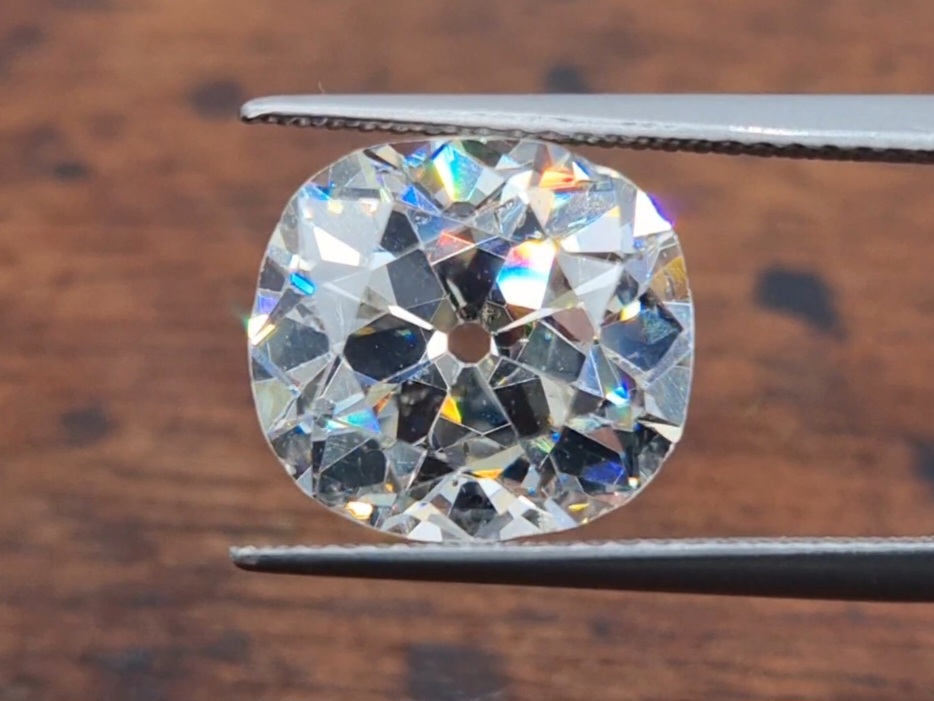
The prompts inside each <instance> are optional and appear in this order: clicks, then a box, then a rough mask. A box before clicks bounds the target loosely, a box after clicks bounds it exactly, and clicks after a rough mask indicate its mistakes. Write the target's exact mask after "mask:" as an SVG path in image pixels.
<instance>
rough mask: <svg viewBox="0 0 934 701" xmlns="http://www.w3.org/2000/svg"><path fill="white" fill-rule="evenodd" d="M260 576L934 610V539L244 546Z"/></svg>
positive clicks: (238, 554) (245, 557)
mask: <svg viewBox="0 0 934 701" xmlns="http://www.w3.org/2000/svg"><path fill="white" fill-rule="evenodd" d="M231 556H232V558H233V561H234V563H235V564H236V565H237V566H238V567H241V568H243V569H247V570H252V571H256V572H274V573H283V574H300V575H316V576H332V577H354V578H358V579H395V580H409V581H424V582H463V583H470V584H511V585H524V586H538V587H554V588H572V589H604V590H606V589H610V590H616V591H644V592H669V593H681V594H719V595H731V596H763V597H787V598H796V599H834V600H851V601H891V602H934V538H864V539H860V538H840V539H835V538H818V539H810V540H803V539H790V538H779V539H720V540H718V539H710V540H669V541H652V540H647V541H616V542H607V543H574V544H555V545H465V546H440V545H391V546H356V547H343V546H333V545H330V546H322V547H290V548H288V547H283V548H254V547H245V548H234V549H233V550H232V551H231Z"/></svg>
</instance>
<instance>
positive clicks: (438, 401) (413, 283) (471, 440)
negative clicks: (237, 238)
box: [248, 138, 693, 541]
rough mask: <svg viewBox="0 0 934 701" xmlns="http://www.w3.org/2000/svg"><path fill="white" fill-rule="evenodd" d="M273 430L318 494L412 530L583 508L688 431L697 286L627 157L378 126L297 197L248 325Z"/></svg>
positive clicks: (462, 528)
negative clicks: (625, 163) (600, 162)
mask: <svg viewBox="0 0 934 701" xmlns="http://www.w3.org/2000/svg"><path fill="white" fill-rule="evenodd" d="M248 333H249V346H250V353H251V358H252V378H253V393H254V397H255V400H256V406H257V410H258V414H259V419H260V423H261V424H262V427H263V430H264V432H265V434H266V436H267V438H268V440H269V442H270V444H271V446H272V448H273V450H274V451H275V452H276V454H277V455H278V456H279V459H280V461H281V462H282V463H283V464H284V465H285V467H286V469H287V470H288V472H289V474H290V475H291V476H292V477H293V478H294V479H295V480H296V481H297V482H298V484H299V485H300V486H301V488H302V489H303V490H304V491H305V492H307V493H308V494H309V495H311V496H312V497H314V498H315V499H317V500H318V501H320V502H321V503H323V504H325V505H326V506H328V507H330V508H332V509H334V510H335V511H338V512H340V513H342V514H344V515H345V516H347V517H349V518H352V519H354V520H356V521H358V522H361V523H365V524H368V525H370V526H373V527H376V528H379V529H381V530H383V531H387V532H391V533H396V534H399V535H402V536H406V537H408V538H411V539H414V540H426V541H447V540H452V541H464V540H475V539H477V540H480V539H482V540H504V539H509V538H515V537H523V536H531V535H536V534H541V533H547V532H551V531H558V530H563V529H567V528H573V527H575V526H578V525H580V524H582V523H585V522H587V521H590V520H592V519H594V518H595V517H597V516H599V515H600V514H602V513H605V512H606V511H608V510H611V509H613V508H614V507H617V506H619V505H621V504H623V503H624V502H626V501H627V500H629V499H630V498H632V497H633V495H635V494H636V493H637V492H638V491H639V490H640V489H641V488H642V487H643V486H644V485H645V484H646V483H647V482H648V481H649V480H650V479H651V478H652V476H653V475H654V474H655V473H656V472H657V471H658V469H659V467H660V466H661V464H662V462H663V460H664V459H665V458H666V457H667V455H668V454H669V452H670V451H671V449H672V447H673V445H674V444H675V443H676V442H677V441H678V440H679V438H680V437H681V431H682V426H683V424H684V421H685V415H686V410H687V403H688V391H689V387H690V382H691V367H692V360H693V309H692V305H691V298H690V292H689V289H688V283H687V277H686V272H685V266H684V259H683V257H682V255H681V249H680V246H679V244H678V239H677V237H676V236H675V233H674V231H672V229H671V225H670V224H669V223H668V222H667V221H666V220H665V219H664V218H663V217H662V216H661V215H660V214H659V212H658V211H657V209H656V207H655V205H654V204H653V203H652V201H651V199H650V198H649V197H648V196H647V195H646V194H645V193H644V192H642V191H640V190H639V189H637V188H636V186H635V185H633V184H632V183H631V182H630V181H628V180H627V179H626V178H624V177H623V176H621V175H620V174H619V173H616V172H614V171H612V170H610V169H608V168H605V167H602V166H597V165H594V164H592V163H590V162H589V161H587V160H586V159H584V158H582V157H580V156H578V155H575V154H572V153H570V152H569V151H567V150H566V149H564V148H562V147H560V146H556V145H554V144H550V143H543V142H538V141H528V140H523V141H515V140H503V139H498V138H452V139H435V140H429V141H412V142H401V143H394V144H385V145H379V146H374V147H371V148H368V149H365V150H362V151H359V152H356V153H353V154H351V155H349V156H346V157H345V158H343V159H341V160H340V161H338V162H337V163H335V164H333V165H332V166H330V167H329V168H328V169H326V170H325V171H323V172H321V173H320V174H319V175H317V176H315V177H313V178H312V179H311V180H309V181H308V182H307V183H305V184H304V185H303V186H302V187H301V189H299V191H298V192H297V193H296V194H295V196H294V197H293V198H292V200H291V201H290V202H289V204H288V206H287V207H286V209H285V212H284V213H283V215H282V219H281V221H280V222H279V225H278V227H277V228H276V230H275V232H274V233H273V236H272V239H271V241H270V243H269V247H268V249H267V251H266V257H265V260H264V262H263V265H262V270H261V273H260V278H259V287H258V291H257V295H256V303H255V306H254V309H253V312H252V315H251V317H250V320H249V325H248Z"/></svg>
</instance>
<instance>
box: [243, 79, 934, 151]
mask: <svg viewBox="0 0 934 701" xmlns="http://www.w3.org/2000/svg"><path fill="white" fill-rule="evenodd" d="M241 118H242V119H243V121H245V122H247V123H271V124H283V125H291V126H302V127H320V128H328V129H352V130H360V131H388V132H394V133H407V134H424V135H436V134H498V135H507V136H513V137H520V138H543V139H547V140H551V141H556V142H562V143H568V144H577V145H584V144H589V145H596V146H607V147H622V148H628V149H644V150H645V149H647V150H659V151H685V152H694V153H722V154H732V155H750V156H759V157H782V158H813V159H824V160H842V161H875V162H890V163H932V162H934V96H929V95H687V94H686V95H294V96H277V97H263V98H259V99H256V100H251V101H250V102H247V103H246V104H245V105H244V106H243V108H242V109H241Z"/></svg>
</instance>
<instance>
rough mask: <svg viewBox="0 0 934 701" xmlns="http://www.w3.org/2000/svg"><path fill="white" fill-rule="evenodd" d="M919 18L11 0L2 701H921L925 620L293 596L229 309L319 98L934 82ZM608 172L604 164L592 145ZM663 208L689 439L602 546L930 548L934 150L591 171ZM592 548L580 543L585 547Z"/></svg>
mask: <svg viewBox="0 0 934 701" xmlns="http://www.w3.org/2000/svg"><path fill="white" fill-rule="evenodd" d="M932 29H934V4H932V3H930V2H928V1H927V0H916V1H914V2H909V1H904V0H903V1H899V2H887V3H884V2H876V1H875V0H838V1H836V2H813V1H812V0H798V1H794V2H792V1H789V0H783V1H782V2H777V1H776V0H744V2H742V3H740V2H729V3H728V2H713V1H708V2H689V1H687V0H685V1H680V0H679V1H677V2H676V1H673V0H665V1H661V0H660V1H658V2H653V3H647V2H637V1H635V0H633V1H632V2H620V1H613V0H582V1H581V2H571V1H559V0H551V1H546V0H537V1H518V0H517V1H514V2H498V3H494V2H479V1H477V2H433V1H429V0H421V1H418V0H394V1H393V2H363V1H362V0H361V1H355V0H333V1H327V2H324V1H318V2H313V1H312V0H262V1H259V0H0V700H2V701H55V700H56V699H75V700H78V701H94V700H97V699H100V700H102V701H110V700H119V701H160V700H162V699H171V700H178V701H200V700H202V699H204V700H210V701H216V700H217V699H225V700H230V701H237V700H239V699H244V700H255V699H262V700H267V699H268V700H282V701H299V700H313V701H327V700H331V699H333V700H336V701H389V700H400V701H471V700H474V699H476V700H481V699H483V700H495V701H527V700H531V699H541V700H554V701H591V700H593V701H617V700H619V701H622V700H626V699H644V700H649V699H654V700H658V701H661V700H667V699H705V700H708V699H709V700H711V701H713V700H718V701H727V700H729V699H735V700H738V699H753V698H754V699H784V700H792V699H819V700H822V701H823V700H826V701H831V700H836V701H861V700H867V701H868V700H875V699H900V700H902V701H911V700H917V701H928V700H929V699H931V698H932V697H934V664H932V662H934V607H930V606H910V607H898V606H886V605H853V604H834V603H795V602H782V601H757V600H745V599H741V600H721V599H714V598H701V597H673V596H647V595H614V594H607V593H594V594H587V593H572V592H566V591H552V592H542V591H532V590H520V589H508V588H478V587H457V586H429V585H422V586H414V585H401V584H399V585H395V584H388V583H386V584H384V583H353V582H343V581H310V580H308V581H305V580H300V579H289V578H277V577H261V576H256V575H249V574H244V573H240V572H237V571H235V570H234V569H233V567H232V566H231V565H230V564H229V563H228V561H227V553H226V549H227V546H228V545H229V544H232V543H268V542H273V543H297V542H326V541H327V542H332V541H333V542H351V541H355V540H371V541H372V540H373V539H374V538H373V537H372V536H369V535H368V534H367V533H364V532H361V529H358V528H356V527H355V526H353V525H352V524H349V523H345V522H343V521H342V520H341V519H338V518H336V517H331V516H329V515H326V514H324V513H322V512H321V511H319V510H318V509H316V508H314V507H313V505H312V504H311V502H309V501H308V500H306V499H305V498H304V497H303V496H302V495H301V494H300V493H299V492H298V490H296V489H295V488H294V487H293V486H292V485H291V484H290V483H289V480H288V479H287V478H286V477H285V475H284V474H283V473H282V472H281V470H280V468H279V467H278V465H277V464H276V462H275V461H274V460H273V458H272V456H271V453H270V452H269V451H268V449H267V448H266V446H265V444H264V442H263V440H262V437H261V435H260V432H259V430H258V427H257V425H256V422H255V418H254V414H253V408H252V403H251V399H250V394H249V386H248V382H247V373H246V363H245V358H246V354H245V342H244V334H243V331H242V327H241V321H240V317H241V316H242V315H243V314H244V313H245V312H246V311H247V309H248V307H249V305H250V303H251V297H252V294H253V284H254V276H255V272H256V268H257V266H258V262H259V260H260V256H261V254H262V251H263V248H264V247H265V244H266V240H267V238H268V235H269V232H270V230H271V227H272V225H273V223H274V222H275V220H276V218H277V216H278V214H279V211H280V209H281V207H282V206H283V204H284V203H285V201H286V199H287V198H288V197H289V195H290V194H291V192H292V191H293V190H294V188H295V187H296V186H297V185H298V184H299V183H300V182H301V180H302V179H303V178H304V177H306V176H307V175H310V174H311V173H312V172H314V171H316V170H317V169H319V168H320V167H321V166H323V165H324V164H326V163H328V162H329V161H331V160H332V159H334V158H336V157H338V156H339V155H341V154H342V153H344V152H346V151H347V150H349V149H350V148H352V147H354V146H358V145H361V144H364V143H367V142H368V141H372V139H373V137H368V136H365V135H356V134H349V135H343V134H341V135H338V134H331V133H323V132H322V133H319V132H311V131H301V130H288V129H282V128H273V127H265V128H264V127H254V128H247V127H244V126H241V125H239V124H238V123H237V120H236V118H235V114H236V110H237V108H238V106H239V103H240V102H241V101H242V100H244V99H246V98H248V97H251V96H257V95H261V94H268V93H278V92H300V91H317V90H319V89H323V90H326V91H329V92H350V91H361V92H362V91H394V92H401V91H483V90H488V91H533V92H534V91H546V90H553V91H587V90H592V91H607V92H611V91H629V92H637V91H686V90H690V91H760V90H762V91H806V92H813V91H853V92H872V91H931V90H932V89H934V47H932V44H931V37H932ZM591 155H594V154H591ZM597 157H598V158H599V159H600V160H602V161H604V162H606V163H608V164H610V165H613V166H616V167H618V168H622V169H623V170H624V171H625V172H627V173H628V174H630V175H631V176H633V177H634V178H636V179H637V180H638V181H639V182H640V183H641V184H642V185H643V186H645V187H646V188H647V189H649V190H650V191H654V192H656V193H658V194H659V195H660V197H661V199H662V201H663V202H665V203H666V205H667V208H668V210H669V211H670V212H672V213H673V214H674V215H675V218H676V221H677V223H678V228H679V231H680V232H681V234H682V239H683V242H684V246H685V248H686V252H687V255H688V260H689V265H690V270H691V274H692V280H693V286H694V290H695V293H696V299H697V309H698V319H699V321H698V323H699V339H700V340H699V350H698V365H697V379H696V385H695V395H694V397H695V399H694V402H693V405H692V412H691V413H692V415H691V421H690V429H689V434H688V438H687V439H686V440H685V442H684V444H683V446H682V447H681V448H680V449H679V451H678V452H677V454H676V456H675V457H674V458H673V459H672V460H671V462H670V463H669V465H668V466H667V468H666V470H665V472H664V473H663V475H662V476H661V478H660V479H659V480H658V481H657V482H656V483H655V484H654V485H653V487H652V488H650V489H649V490H647V492H646V493H645V494H644V495H643V496H642V497H641V498H640V499H639V500H638V501H637V502H636V503H635V504H633V505H632V506H631V507H629V508H626V509H624V510H622V511H620V512H617V513H616V514H615V515H613V516H611V517H608V518H605V519H603V520H602V521H600V522H599V524H597V525H596V526H594V527H592V528H590V529H588V530H587V532H586V536H588V537H628V536H688V535H701V534H704V535H714V534H796V535H815V534H863V535H886V534H919V533H929V532H932V531H934V509H932V507H934V428H932V427H931V425H930V424H931V417H932V408H934V400H932V398H931V397H932V393H934V368H932V364H931V352H930V342H931V339H932V332H934V280H932V272H931V270H932V263H934V240H932V234H931V229H932V219H934V199H932V193H934V169H924V168H919V167H911V166H903V167H896V166H877V165H847V164H827V163H805V162H793V163H792V162H774V161H772V162H769V161H756V160H752V159H741V158H729V157H709V158H708V157H700V156H690V155H677V156H675V155H661V154H631V153H626V152H622V151H616V152H611V153H605V154H597ZM578 535H583V534H580V533H579V534H578Z"/></svg>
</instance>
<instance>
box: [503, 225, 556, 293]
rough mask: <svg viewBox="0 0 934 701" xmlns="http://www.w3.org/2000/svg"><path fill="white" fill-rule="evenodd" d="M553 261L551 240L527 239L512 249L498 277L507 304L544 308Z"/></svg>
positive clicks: (553, 245) (553, 248) (553, 251)
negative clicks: (543, 303)
mask: <svg viewBox="0 0 934 701" xmlns="http://www.w3.org/2000/svg"><path fill="white" fill-rule="evenodd" d="M554 260H555V244H554V243H553V242H552V241H526V242H525V243H521V244H519V245H518V246H516V247H515V248H513V249H512V250H510V251H509V253H508V255H507V256H506V261H505V262H504V263H503V267H502V268H501V269H500V272H499V275H498V276H497V278H496V284H497V286H498V287H499V291H500V293H501V294H502V295H503V299H504V300H506V304H511V305H514V306H517V307H523V308H525V309H538V308H539V307H541V306H542V302H544V301H545V295H546V294H547V292H548V278H549V276H550V275H551V268H552V264H553V263H554Z"/></svg>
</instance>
